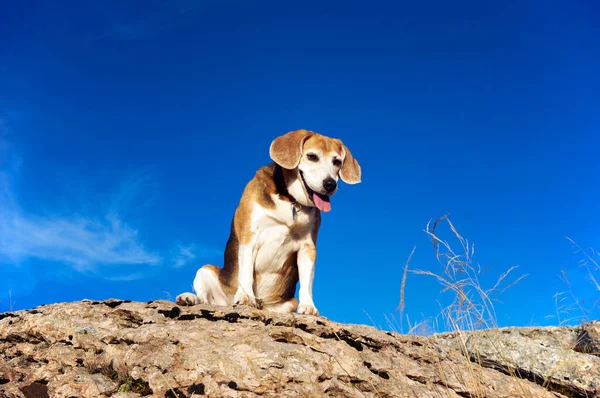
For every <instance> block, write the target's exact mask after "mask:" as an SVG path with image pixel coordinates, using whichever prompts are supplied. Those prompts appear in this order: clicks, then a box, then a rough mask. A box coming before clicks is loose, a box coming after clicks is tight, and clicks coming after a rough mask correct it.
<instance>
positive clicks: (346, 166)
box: [269, 129, 361, 212]
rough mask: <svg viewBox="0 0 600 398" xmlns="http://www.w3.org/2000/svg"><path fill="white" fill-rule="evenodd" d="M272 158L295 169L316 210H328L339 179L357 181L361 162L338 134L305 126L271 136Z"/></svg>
mask: <svg viewBox="0 0 600 398" xmlns="http://www.w3.org/2000/svg"><path fill="white" fill-rule="evenodd" d="M269 152H270V155H271V159H273V161H275V163H277V164H278V165H279V166H281V167H283V168H284V169H287V170H296V171H297V173H298V179H299V180H301V182H302V185H303V188H304V191H305V193H306V196H307V198H308V199H309V200H310V201H311V202H312V203H311V204H312V205H314V206H315V207H317V208H318V209H319V210H321V211H324V212H327V211H330V210H331V202H330V197H331V196H333V195H334V194H335V193H336V192H337V187H338V179H339V178H341V179H342V181H344V182H345V183H347V184H357V183H359V182H360V178H361V169H360V165H359V164H358V162H357V161H356V159H354V157H353V156H352V153H351V152H350V150H349V149H348V148H347V147H346V145H344V143H343V142H342V141H341V140H339V139H337V138H330V137H326V136H324V135H321V134H318V133H315V132H313V131H308V130H304V129H302V130H295V131H290V132H289V133H287V134H284V135H282V136H279V137H277V138H275V140H273V142H272V143H271V147H270V149H269Z"/></svg>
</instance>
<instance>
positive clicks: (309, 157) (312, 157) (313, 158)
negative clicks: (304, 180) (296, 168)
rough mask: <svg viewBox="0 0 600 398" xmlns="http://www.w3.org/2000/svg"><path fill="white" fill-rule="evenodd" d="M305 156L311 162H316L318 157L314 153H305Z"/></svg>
mask: <svg viewBox="0 0 600 398" xmlns="http://www.w3.org/2000/svg"><path fill="white" fill-rule="evenodd" d="M306 158H307V159H308V160H310V161H311V162H316V161H317V160H319V157H318V156H317V155H315V154H314V153H309V154H308V155H306Z"/></svg>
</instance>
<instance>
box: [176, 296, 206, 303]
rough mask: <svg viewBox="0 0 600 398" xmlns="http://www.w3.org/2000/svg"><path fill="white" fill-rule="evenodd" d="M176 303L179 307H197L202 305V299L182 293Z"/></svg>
mask: <svg viewBox="0 0 600 398" xmlns="http://www.w3.org/2000/svg"><path fill="white" fill-rule="evenodd" d="M175 303H176V304H178V305H196V304H200V303H201V301H200V298H199V297H198V296H196V295H195V294H194V293H182V294H180V295H179V296H177V298H176V299H175Z"/></svg>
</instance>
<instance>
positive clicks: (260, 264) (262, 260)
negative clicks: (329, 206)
mask: <svg viewBox="0 0 600 398" xmlns="http://www.w3.org/2000/svg"><path fill="white" fill-rule="evenodd" d="M272 198H273V201H274V202H275V208H272V209H268V208H263V207H261V206H260V205H258V204H256V205H255V208H254V209H253V212H252V223H251V225H252V231H253V232H254V234H255V245H254V253H253V259H254V269H255V270H256V271H257V272H261V273H277V272H278V271H279V270H280V269H281V268H282V267H283V265H284V263H285V261H286V260H287V259H288V257H289V256H290V255H292V254H293V253H295V252H297V251H298V249H299V248H300V246H301V245H302V243H303V242H304V241H305V240H306V239H309V238H310V234H311V231H312V229H313V226H314V222H315V216H316V211H317V209H315V208H312V207H310V208H307V207H303V208H302V209H301V210H300V211H298V212H296V213H295V214H294V211H293V209H292V206H291V204H290V202H287V201H283V200H281V199H279V197H277V196H276V195H273V196H272Z"/></svg>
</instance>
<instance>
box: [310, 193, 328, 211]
mask: <svg viewBox="0 0 600 398" xmlns="http://www.w3.org/2000/svg"><path fill="white" fill-rule="evenodd" d="M313 202H315V206H317V208H318V209H319V210H321V211H322V212H325V213H327V212H328V211H331V202H330V201H329V198H327V200H323V199H321V197H320V196H319V195H317V194H316V193H313Z"/></svg>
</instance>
